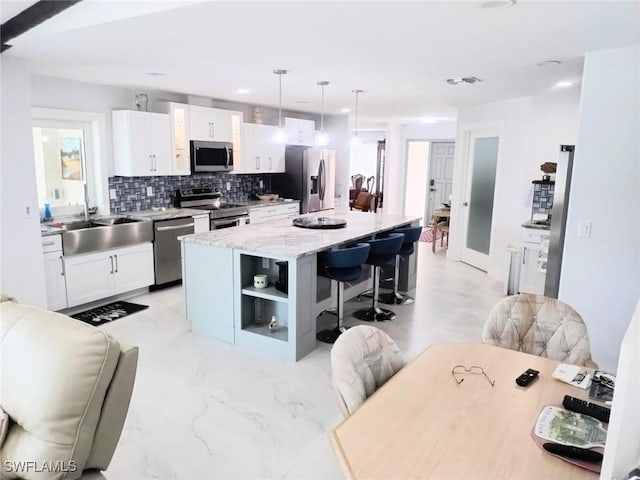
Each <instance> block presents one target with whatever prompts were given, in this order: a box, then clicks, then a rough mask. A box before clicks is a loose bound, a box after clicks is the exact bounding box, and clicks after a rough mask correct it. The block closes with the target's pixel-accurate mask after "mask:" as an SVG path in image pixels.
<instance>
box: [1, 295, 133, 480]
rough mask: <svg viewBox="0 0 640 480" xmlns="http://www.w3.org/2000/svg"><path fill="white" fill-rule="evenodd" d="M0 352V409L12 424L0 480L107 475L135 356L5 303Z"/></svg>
mask: <svg viewBox="0 0 640 480" xmlns="http://www.w3.org/2000/svg"><path fill="white" fill-rule="evenodd" d="M0 350H1V367H0V368H1V370H0V374H1V378H2V385H1V387H0V406H2V409H3V410H4V411H5V412H6V413H7V414H8V419H9V422H8V425H9V426H8V431H7V433H6V438H5V439H4V442H3V443H1V444H0V445H1V446H0V461H1V465H0V477H2V478H3V479H5V478H6V479H12V478H25V479H38V480H43V479H56V480H59V479H75V478H79V477H80V476H81V475H82V472H83V470H88V469H99V470H105V469H106V468H107V467H108V466H109V463H110V462H111V458H112V457H113V454H114V451H115V448H116V445H117V444H118V440H119V438H120V433H121V431H122V427H123V424H124V421H125V417H126V415H127V410H128V408H129V401H130V399H131V393H132V390H133V383H134V380H135V374H136V366H137V362H138V348H137V347H127V346H124V345H122V344H120V343H119V342H118V341H117V340H115V339H114V338H113V337H111V336H110V335H109V334H108V333H106V332H104V331H102V330H100V329H98V328H95V327H92V326H91V325H87V324H85V323H82V322H80V321H78V320H74V319H72V318H69V317H67V316H65V315H62V314H58V313H53V312H48V311H45V310H40V309H38V308H35V307H30V306H27V305H21V304H19V303H15V302H13V301H5V302H0ZM19 462H22V465H23V466H26V468H22V469H20V468H18V465H19ZM29 462H30V463H29ZM43 470H44V471H43Z"/></svg>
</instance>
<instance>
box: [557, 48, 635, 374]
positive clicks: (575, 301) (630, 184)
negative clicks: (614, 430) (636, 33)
mask: <svg viewBox="0 0 640 480" xmlns="http://www.w3.org/2000/svg"><path fill="white" fill-rule="evenodd" d="M639 58H640V48H639V47H633V48H625V49H617V50H606V51H599V52H593V53H589V54H587V56H586V59H585V67H584V76H583V86H582V98H581V104H580V126H579V132H578V143H577V145H576V152H575V157H574V164H573V179H572V184H571V196H570V199H569V210H568V218H567V229H566V232H567V233H566V237H565V245H564V255H563V262H562V274H561V278H560V292H559V298H560V299H561V300H564V301H565V302H567V303H569V304H570V305H572V306H573V307H574V308H575V309H576V310H577V311H578V312H579V313H580V314H581V315H582V317H583V318H584V320H585V322H586V323H587V326H588V329H589V335H590V339H591V349H592V354H593V358H594V360H595V361H596V362H597V363H599V364H600V366H601V367H604V368H605V369H613V368H615V366H616V363H617V359H618V351H619V347H620V342H621V340H622V337H623V335H624V331H625V329H626V327H627V324H628V322H629V319H630V318H631V314H632V312H633V308H634V305H635V303H636V301H637V299H638V295H639V293H640V146H639V138H640V137H639V134H638V132H640V119H639V115H640V113H639V112H640V109H639V106H640V94H639V89H640V86H639V85H640V84H639V72H640V64H639V63H640V62H639ZM583 222H590V223H591V237H590V238H579V237H578V236H577V231H578V226H579V225H580V224H581V223H583Z"/></svg>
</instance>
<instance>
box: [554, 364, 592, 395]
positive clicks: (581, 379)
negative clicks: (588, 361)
mask: <svg viewBox="0 0 640 480" xmlns="http://www.w3.org/2000/svg"><path fill="white" fill-rule="evenodd" d="M552 377H553V378H555V379H556V380H560V381H561V382H565V383H568V384H569V385H573V386H574V387H578V388H583V389H585V390H586V389H587V388H588V387H589V380H590V379H591V375H590V374H589V373H588V371H587V369H586V368H584V367H579V366H577V365H569V364H568V363H561V364H560V365H558V366H557V367H556V369H555V371H554V372H553V375H552Z"/></svg>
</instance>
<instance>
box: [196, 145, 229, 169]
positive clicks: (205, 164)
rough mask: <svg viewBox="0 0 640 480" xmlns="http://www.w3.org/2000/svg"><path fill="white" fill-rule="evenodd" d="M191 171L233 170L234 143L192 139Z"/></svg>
mask: <svg viewBox="0 0 640 480" xmlns="http://www.w3.org/2000/svg"><path fill="white" fill-rule="evenodd" d="M190 144H191V173H208V172H230V171H232V170H233V144H232V143H230V142H200V141H195V140H192V141H191V142H190Z"/></svg>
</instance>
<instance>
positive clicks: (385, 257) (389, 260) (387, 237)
mask: <svg viewBox="0 0 640 480" xmlns="http://www.w3.org/2000/svg"><path fill="white" fill-rule="evenodd" d="M403 241H404V234H402V233H387V234H382V235H379V236H378V238H376V239H375V240H369V242H368V243H369V245H370V246H371V250H369V256H368V257H367V261H366V263H367V264H368V265H372V266H373V304H372V306H371V308H369V309H363V310H358V311H356V312H355V313H354V314H353V316H354V317H356V318H357V319H359V320H364V321H366V322H382V321H384V320H393V319H394V318H396V314H395V313H394V312H392V311H391V310H387V309H385V308H380V307H379V306H378V295H379V293H380V267H383V266H386V265H393V264H394V262H395V260H396V254H397V253H398V252H399V251H400V248H401V247H402V242H403Z"/></svg>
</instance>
